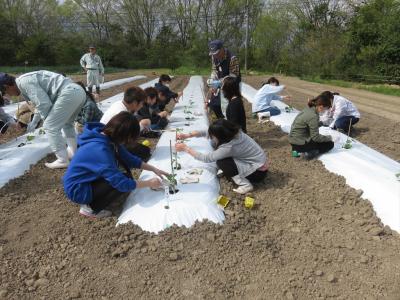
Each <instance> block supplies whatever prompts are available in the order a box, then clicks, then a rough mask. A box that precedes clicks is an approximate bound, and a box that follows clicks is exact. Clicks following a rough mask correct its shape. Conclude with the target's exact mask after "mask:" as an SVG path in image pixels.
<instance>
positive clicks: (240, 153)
mask: <svg viewBox="0 0 400 300" xmlns="http://www.w3.org/2000/svg"><path fill="white" fill-rule="evenodd" d="M209 50H210V56H211V59H212V66H213V72H212V78H211V80H209V86H210V90H209V93H208V96H207V97H206V99H205V104H206V106H207V107H208V108H209V109H210V110H211V111H213V112H215V113H216V115H217V120H216V121H214V122H212V123H211V125H210V126H209V128H208V130H207V131H204V132H202V131H192V132H189V133H180V134H178V139H186V138H189V137H190V138H196V137H207V138H208V139H209V140H210V143H211V145H212V146H213V148H214V150H213V151H212V152H210V153H200V152H198V151H196V150H195V149H192V148H190V147H189V146H188V145H186V144H185V143H176V145H175V149H176V151H180V152H181V151H184V152H186V153H188V154H189V155H191V156H192V157H193V158H194V159H197V160H199V161H202V162H207V163H211V162H215V163H216V165H217V166H218V168H219V169H220V171H219V172H220V173H222V174H223V175H224V176H226V177H228V178H230V179H232V180H233V181H234V182H235V184H236V185H237V187H236V188H235V189H234V191H235V192H237V193H239V194H246V193H248V192H250V191H252V190H253V185H254V184H255V183H257V182H260V181H262V180H264V178H265V177H266V175H267V173H268V167H269V165H268V164H269V163H268V158H267V154H266V153H265V151H264V150H263V149H262V148H261V147H260V145H258V144H257V143H256V142H255V141H254V139H252V138H251V137H250V136H249V135H247V128H246V113H245V108H244V104H243V97H242V95H241V92H240V82H241V78H240V68H239V63H238V59H237V58H236V57H235V56H234V55H232V54H231V52H230V51H229V50H227V49H226V48H224V47H223V44H222V42H221V41H219V40H217V41H212V42H211V43H210V44H209ZM84 61H86V60H84ZM85 68H86V69H87V70H88V71H90V70H91V65H90V64H89V63H86V64H85ZM103 72H104V71H103ZM88 76H89V75H88ZM91 76H92V75H91ZM170 81H171V78H170V77H169V76H168V75H161V76H160V78H159V82H158V83H157V84H156V85H155V87H149V88H146V89H144V90H143V89H141V88H140V87H129V88H127V89H126V90H125V92H124V96H123V99H122V100H121V101H117V102H115V103H114V104H113V105H111V107H110V108H109V109H108V110H107V111H106V112H105V113H104V114H103V113H102V112H101V111H100V110H99V109H98V107H97V105H96V102H95V99H94V98H93V95H92V93H91V92H92V90H90V91H89V90H88V89H86V87H85V86H84V85H83V84H77V83H74V82H73V81H72V80H71V79H70V78H68V77H65V76H63V75H61V74H56V73H53V72H48V71H38V72H32V73H28V74H25V75H22V76H20V77H18V78H14V77H13V76H10V75H7V74H4V73H3V74H0V89H1V91H2V94H8V95H10V96H23V98H24V99H25V100H27V101H29V103H31V104H32V105H33V106H34V107H35V113H34V115H33V117H32V121H31V122H30V123H29V124H28V129H32V128H36V126H37V124H38V121H39V120H41V119H42V120H44V122H43V127H44V130H45V131H46V133H47V134H48V138H49V143H50V146H51V148H52V150H53V152H54V153H55V155H56V157H57V160H56V161H54V162H53V163H48V164H46V165H47V166H48V167H49V168H66V167H67V171H66V173H65V175H64V177H63V184H64V189H65V192H66V195H67V197H68V198H69V199H70V200H71V201H73V202H75V203H78V204H80V213H81V214H82V215H85V216H88V217H94V218H97V217H106V216H109V215H110V214H111V212H110V211H108V210H106V207H107V206H108V205H109V204H110V202H112V201H114V200H116V199H119V198H126V197H127V196H128V194H129V192H131V191H133V190H135V189H137V188H144V187H149V188H152V189H158V188H160V187H161V185H162V181H161V177H163V176H168V175H169V174H168V173H167V172H165V171H163V170H160V169H158V168H157V167H155V166H152V165H149V164H147V163H146V162H147V160H148V159H149V157H150V155H151V153H150V148H148V147H146V146H144V145H142V144H139V143H138V137H139V136H140V135H144V136H145V135H146V134H148V133H159V132H160V129H163V128H165V127H166V126H167V124H168V112H167V111H166V109H165V108H166V105H167V104H168V103H169V102H170V101H175V102H177V101H178V99H179V97H180V96H181V93H174V92H172V91H171V90H170V89H169V83H170ZM89 87H90V85H89ZM96 87H97V85H96ZM282 90H283V86H280V85H279V81H278V79H276V78H274V77H272V78H270V79H269V80H268V81H267V83H266V84H265V85H264V86H263V87H262V88H261V89H260V90H259V92H258V93H257V96H256V99H255V101H254V104H253V108H252V111H253V113H256V114H258V116H259V118H263V117H269V116H274V115H278V114H280V113H281V111H280V110H279V108H277V107H275V106H273V105H272V100H285V99H288V96H280V95H279V93H280V92H281V91H282ZM97 92H99V91H97ZM224 101H226V106H224V105H223V103H224ZM320 116H323V117H321V118H320ZM359 118H360V114H359V113H358V111H357V109H356V108H355V106H354V105H353V104H352V103H351V102H350V101H349V100H347V99H345V98H344V97H341V96H340V95H338V94H337V93H331V92H324V93H322V94H321V95H319V96H317V97H316V98H314V99H312V100H310V101H309V102H308V107H307V108H306V109H304V110H303V111H302V112H300V113H299V115H298V116H297V117H296V119H295V120H294V122H293V125H292V128H291V132H290V134H289V142H290V144H291V145H292V148H293V149H294V150H296V151H298V152H301V153H306V154H307V157H308V158H312V157H315V156H316V155H318V154H319V153H323V152H326V151H329V150H330V149H332V147H333V142H332V140H331V137H329V136H323V135H320V134H319V131H318V129H319V126H320V125H327V126H330V127H332V128H338V129H343V130H345V129H346V126H347V127H348V126H349V125H350V124H352V125H354V124H356V123H357V122H358V120H359ZM350 120H351V121H350ZM322 121H323V124H322V123H321V122H322ZM8 122H9V121H8ZM75 122H77V123H78V124H79V127H78V128H76V130H77V131H79V132H80V134H79V136H78V138H77V139H76V135H75V128H74V123H75ZM350 122H351V123H350ZM8 124H11V123H10V122H9V123H8ZM82 125H83V126H82ZM61 130H62V131H63V132H64V135H65V137H66V140H65V139H64V138H63V136H62V134H61ZM132 168H138V169H144V170H149V171H153V172H154V173H155V175H156V176H155V177H154V178H153V179H150V180H146V181H141V180H135V179H134V178H133V177H132V174H131V169H132Z"/></svg>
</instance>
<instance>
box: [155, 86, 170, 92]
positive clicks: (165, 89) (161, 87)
mask: <svg viewBox="0 0 400 300" xmlns="http://www.w3.org/2000/svg"><path fill="white" fill-rule="evenodd" d="M156 89H157V91H158V92H161V93H162V94H163V95H167V94H168V92H169V88H167V87H166V86H165V85H162V84H157V85H156Z"/></svg>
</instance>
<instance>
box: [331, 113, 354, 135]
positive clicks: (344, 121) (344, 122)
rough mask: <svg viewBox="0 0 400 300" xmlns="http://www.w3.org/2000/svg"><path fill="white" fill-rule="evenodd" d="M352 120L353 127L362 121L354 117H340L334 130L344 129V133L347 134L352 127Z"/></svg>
mask: <svg viewBox="0 0 400 300" xmlns="http://www.w3.org/2000/svg"><path fill="white" fill-rule="evenodd" d="M350 120H351V125H354V124H357V123H358V121H359V120H360V119H359V118H356V117H353V116H346V117H340V118H339V119H337V120H336V122H335V126H334V129H342V130H343V131H344V132H347V131H348V130H349V126H350Z"/></svg>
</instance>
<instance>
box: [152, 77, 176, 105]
mask: <svg viewBox="0 0 400 300" xmlns="http://www.w3.org/2000/svg"><path fill="white" fill-rule="evenodd" d="M170 83H171V77H169V75H166V74H162V75H161V76H160V78H159V79H158V82H157V83H156V84H155V86H154V87H155V88H156V89H157V90H159V91H160V90H161V91H162V92H163V93H164V95H165V101H163V102H162V103H160V104H159V108H160V110H161V111H163V110H165V106H167V105H168V103H169V102H170V101H171V100H174V101H175V103H177V102H178V99H179V97H181V96H182V92H179V93H175V92H173V91H171V90H170V88H169V85H170Z"/></svg>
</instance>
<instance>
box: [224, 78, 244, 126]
mask: <svg viewBox="0 0 400 300" xmlns="http://www.w3.org/2000/svg"><path fill="white" fill-rule="evenodd" d="M222 93H223V94H224V97H225V98H226V99H228V102H229V103H228V106H227V107H226V119H227V120H228V121H231V122H233V123H235V124H237V125H238V126H239V127H240V128H241V129H242V131H243V132H244V133H246V132H247V130H246V112H245V110H244V106H243V100H242V94H241V93H240V87H239V82H238V81H237V80H236V78H234V77H231V76H228V77H226V78H225V79H224V80H223V83H222Z"/></svg>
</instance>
